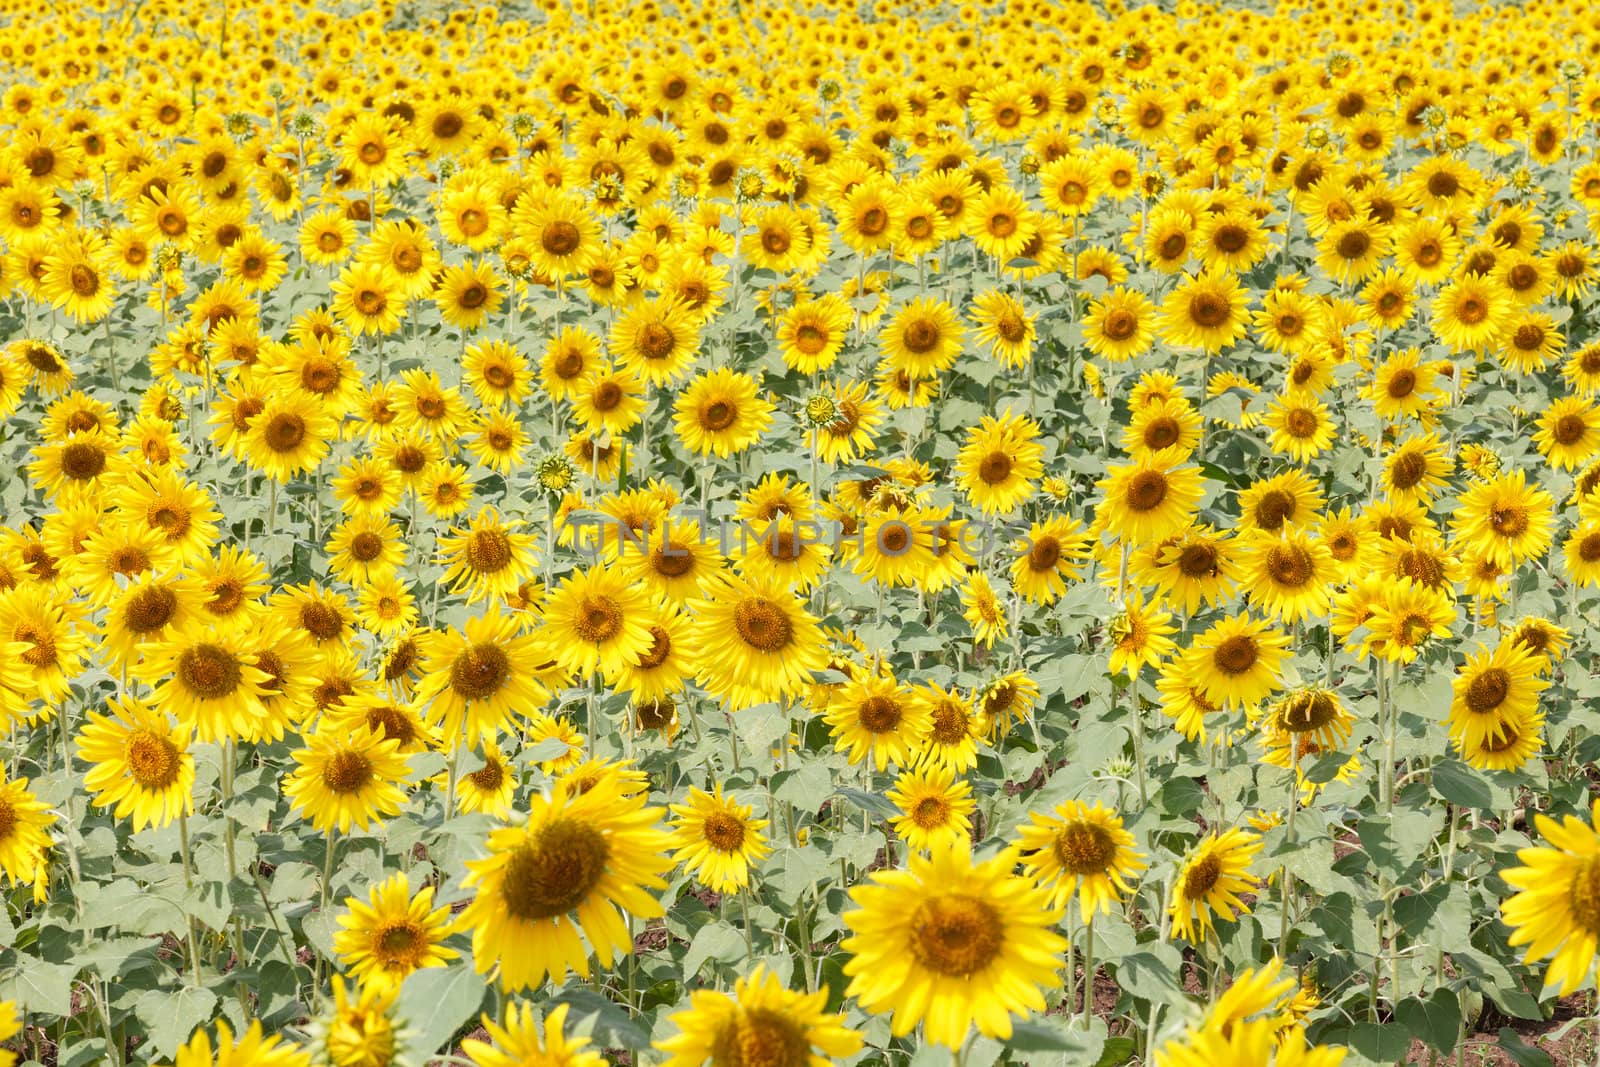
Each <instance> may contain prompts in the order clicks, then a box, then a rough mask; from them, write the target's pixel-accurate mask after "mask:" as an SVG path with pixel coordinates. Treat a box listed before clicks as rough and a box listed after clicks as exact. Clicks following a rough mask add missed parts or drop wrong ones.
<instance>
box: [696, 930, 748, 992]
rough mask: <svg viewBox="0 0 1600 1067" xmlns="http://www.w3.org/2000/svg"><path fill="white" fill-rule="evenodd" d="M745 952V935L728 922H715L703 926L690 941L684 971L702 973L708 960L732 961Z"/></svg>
mask: <svg viewBox="0 0 1600 1067" xmlns="http://www.w3.org/2000/svg"><path fill="white" fill-rule="evenodd" d="M744 954H745V943H744V935H743V934H741V933H740V932H739V931H738V930H736V929H734V928H733V926H731V925H730V924H728V923H725V922H714V923H707V924H706V925H705V926H702V927H701V928H700V929H699V931H697V932H696V933H695V935H694V940H693V941H691V942H689V952H688V955H686V956H684V957H683V973H684V975H685V976H687V977H691V978H692V977H693V976H695V975H697V974H699V973H700V968H701V967H703V966H705V962H706V960H716V961H718V962H719V963H732V962H733V961H734V960H737V959H740V958H742V957H743V956H744Z"/></svg>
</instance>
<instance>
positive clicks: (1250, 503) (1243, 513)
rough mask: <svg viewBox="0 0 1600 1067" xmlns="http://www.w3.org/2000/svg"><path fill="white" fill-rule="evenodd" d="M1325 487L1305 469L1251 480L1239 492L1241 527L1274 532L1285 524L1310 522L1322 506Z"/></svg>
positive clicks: (1315, 517) (1242, 528) (1314, 518)
mask: <svg viewBox="0 0 1600 1067" xmlns="http://www.w3.org/2000/svg"><path fill="white" fill-rule="evenodd" d="M1323 503H1324V501H1323V496H1322V490H1321V488H1320V487H1319V486H1318V485H1317V483H1316V482H1314V481H1312V480H1311V478H1310V477H1309V476H1308V475H1306V474H1305V472H1303V471H1299V470H1290V471H1285V472H1284V473H1283V474H1279V475H1275V476H1273V477H1271V478H1265V479H1262V480H1261V481H1257V482H1252V483H1251V484H1250V486H1249V487H1248V488H1247V489H1244V490H1242V491H1241V492H1240V493H1239V529H1240V530H1241V531H1260V532H1263V533H1271V534H1275V533H1278V532H1279V531H1281V530H1283V529H1285V528H1286V527H1292V526H1298V525H1309V524H1311V523H1313V522H1315V521H1316V519H1317V515H1318V513H1319V512H1320V511H1321V510H1322V507H1323Z"/></svg>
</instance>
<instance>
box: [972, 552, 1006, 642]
mask: <svg viewBox="0 0 1600 1067" xmlns="http://www.w3.org/2000/svg"><path fill="white" fill-rule="evenodd" d="M961 603H962V613H963V617H964V618H965V619H966V620H967V623H968V624H969V625H970V626H971V627H972V640H973V642H974V643H976V644H981V645H983V646H984V647H985V648H992V647H993V646H994V641H995V638H997V637H1004V636H1005V635H1006V631H1007V628H1008V627H1007V623H1006V612H1005V607H1004V606H1003V605H1002V604H1001V603H1000V599H999V598H998V597H997V596H995V592H994V588H993V587H992V586H991V585H990V584H989V578H988V576H987V575H985V574H984V573H983V572H982V571H973V572H972V573H971V574H970V575H968V576H967V583H966V586H965V587H964V588H963V589H962V593H961Z"/></svg>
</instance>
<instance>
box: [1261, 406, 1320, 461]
mask: <svg viewBox="0 0 1600 1067" xmlns="http://www.w3.org/2000/svg"><path fill="white" fill-rule="evenodd" d="M1261 421H1262V423H1263V425H1265V426H1266V427H1267V428H1268V429H1270V430H1271V431H1272V437H1271V439H1270V442H1269V443H1270V445H1271V448H1272V450H1273V451H1274V452H1279V453H1282V454H1283V455H1286V456H1288V457H1289V458H1290V459H1292V460H1294V461H1295V462H1296V463H1302V464H1303V463H1308V462H1310V461H1311V460H1313V459H1315V458H1316V457H1317V456H1319V455H1321V454H1322V453H1323V452H1326V451H1327V450H1328V449H1329V448H1331V447H1332V446H1333V435H1334V431H1335V429H1336V427H1335V426H1334V423H1333V420H1332V419H1330V418H1329V417H1328V407H1327V405H1326V404H1324V403H1323V402H1322V401H1321V400H1319V399H1317V398H1316V397H1315V396H1312V395H1310V394H1307V393H1285V394H1283V395H1281V396H1279V397H1278V398H1277V399H1276V400H1274V401H1273V402H1272V406H1271V407H1269V408H1268V409H1267V414H1266V416H1265V417H1264V418H1263V419H1262V420H1261Z"/></svg>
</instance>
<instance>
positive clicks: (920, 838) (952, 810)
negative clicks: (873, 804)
mask: <svg viewBox="0 0 1600 1067" xmlns="http://www.w3.org/2000/svg"><path fill="white" fill-rule="evenodd" d="M884 795H885V796H886V797H887V798H888V799H889V800H890V801H892V802H893V803H894V805H895V807H896V808H898V809H899V810H900V814H898V815H896V816H893V817H892V818H890V820H889V824H890V825H891V826H892V827H894V832H895V834H896V835H897V836H898V837H899V838H900V840H902V841H904V842H905V843H906V845H907V846H908V847H909V848H911V849H914V850H916V851H918V852H927V851H930V850H932V849H935V848H938V847H939V846H940V845H941V844H943V843H944V842H945V841H946V840H948V839H950V838H960V839H963V840H966V839H968V838H970V837H971V834H972V815H973V812H975V811H976V810H977V804H976V802H975V801H974V800H973V799H972V784H971V783H970V782H967V781H965V780H964V779H963V780H958V779H957V778H956V772H955V769H954V768H952V767H950V766H948V765H946V764H943V763H938V762H933V761H929V762H925V763H924V764H922V765H921V766H919V767H916V768H913V769H910V770H907V771H904V772H902V773H901V774H900V776H899V777H898V778H897V779H896V780H895V784H894V787H893V788H891V789H890V790H889V791H888V792H887V793H885V794H884Z"/></svg>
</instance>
